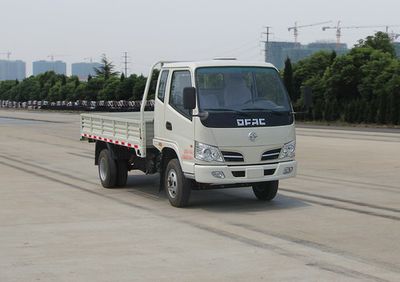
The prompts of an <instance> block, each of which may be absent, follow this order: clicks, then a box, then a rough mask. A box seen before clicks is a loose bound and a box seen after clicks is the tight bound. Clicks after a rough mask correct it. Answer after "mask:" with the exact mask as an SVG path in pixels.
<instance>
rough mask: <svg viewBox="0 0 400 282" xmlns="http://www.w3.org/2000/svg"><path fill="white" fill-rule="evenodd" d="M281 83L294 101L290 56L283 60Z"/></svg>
mask: <svg viewBox="0 0 400 282" xmlns="http://www.w3.org/2000/svg"><path fill="white" fill-rule="evenodd" d="M283 83H284V84H285V86H286V89H287V91H288V93H289V96H290V99H291V100H292V101H293V102H295V101H296V97H295V96H294V85H293V68H292V62H291V61H290V58H287V59H286V61H285V69H284V71H283Z"/></svg>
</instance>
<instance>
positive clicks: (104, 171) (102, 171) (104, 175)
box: [99, 158, 107, 181]
mask: <svg viewBox="0 0 400 282" xmlns="http://www.w3.org/2000/svg"><path fill="white" fill-rule="evenodd" d="M99 168H100V178H101V180H102V181H105V179H106V178H107V163H106V160H105V159H104V158H101V159H100V163H99Z"/></svg>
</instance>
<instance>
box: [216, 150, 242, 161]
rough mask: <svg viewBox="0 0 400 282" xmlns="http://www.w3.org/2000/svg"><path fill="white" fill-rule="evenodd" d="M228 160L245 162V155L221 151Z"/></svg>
mask: <svg viewBox="0 0 400 282" xmlns="http://www.w3.org/2000/svg"><path fill="white" fill-rule="evenodd" d="M221 153H222V156H223V157H224V160H225V161H226V162H244V158H243V155H242V154H240V153H235V152H221Z"/></svg>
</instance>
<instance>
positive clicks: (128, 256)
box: [0, 110, 400, 282]
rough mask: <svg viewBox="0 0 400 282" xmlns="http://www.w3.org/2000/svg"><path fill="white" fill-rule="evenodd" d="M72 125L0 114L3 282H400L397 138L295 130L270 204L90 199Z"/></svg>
mask: <svg viewBox="0 0 400 282" xmlns="http://www.w3.org/2000/svg"><path fill="white" fill-rule="evenodd" d="M78 120H79V119H78V116H77V115H76V114H60V113H38V112H22V111H21V112H20V111H16V112H13V111H4V110H0V144H1V146H0V191H1V195H0V281H7V282H8V281H259V280H265V281H400V206H399V204H400V133H396V132H395V131H394V132H373V131H372V132H364V131H346V130H327V129H314V128H299V129H298V153H297V156H298V161H299V175H298V177H297V178H296V179H291V180H287V181H282V182H281V186H280V187H281V189H280V194H279V196H278V197H277V198H276V200H274V201H273V202H271V203H262V202H258V201H257V200H256V199H255V198H254V196H253V194H252V191H251V189H248V188H241V189H229V190H218V191H195V192H194V193H193V194H192V201H191V203H192V205H191V207H190V208H187V209H176V208H173V207H171V206H170V205H169V203H168V200H167V199H166V197H165V195H164V194H163V193H161V194H160V193H159V192H158V177H157V176H144V175H142V174H140V173H132V174H131V175H130V177H129V185H128V187H127V188H124V189H114V190H107V189H103V188H101V187H100V184H99V181H98V176H97V168H96V167H95V166H93V150H94V145H93V144H89V143H84V142H80V141H79V122H78Z"/></svg>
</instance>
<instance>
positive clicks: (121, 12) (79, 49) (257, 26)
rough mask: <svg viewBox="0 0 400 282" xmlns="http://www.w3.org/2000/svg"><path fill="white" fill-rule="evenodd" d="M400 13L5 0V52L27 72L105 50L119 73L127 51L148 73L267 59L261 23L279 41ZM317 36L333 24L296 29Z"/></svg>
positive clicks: (354, 3) (367, 3)
mask: <svg viewBox="0 0 400 282" xmlns="http://www.w3.org/2000/svg"><path fill="white" fill-rule="evenodd" d="M399 15H400V1H398V0H380V1H376V0H363V1H360V0H336V1H326V0H303V1H295V0H274V1H272V0H246V1H237V0H230V1H229V0H197V1H191V0H186V1H185V0H164V1H162V0H141V1H138V0H34V1H32V0H0V53H3V52H7V51H11V52H12V55H11V59H13V60H16V59H22V60H24V61H26V63H27V74H28V75H30V74H31V72H32V61H36V60H46V59H47V60H50V57H49V56H50V55H54V58H55V59H59V60H63V61H65V62H67V63H68V66H67V71H68V73H70V64H71V63H74V62H81V61H85V60H86V61H89V60H90V59H88V58H92V59H93V61H98V60H99V59H100V57H101V55H102V54H106V56H107V57H108V58H109V59H111V61H113V63H114V64H115V66H116V70H118V71H121V70H122V67H123V64H122V62H123V58H122V55H123V52H128V55H129V57H130V58H129V62H130V64H129V73H136V74H140V73H144V74H145V75H146V74H147V72H148V69H149V67H150V65H151V64H152V63H153V62H155V61H159V60H204V59H212V58H215V57H236V58H238V59H242V60H251V61H259V60H263V54H262V49H263V46H262V44H261V43H260V42H261V41H263V40H265V37H263V36H262V32H263V31H265V30H264V28H263V27H264V26H271V27H272V29H271V32H272V33H273V35H271V38H270V39H271V40H277V41H294V37H293V34H292V33H289V32H288V27H289V26H293V25H294V23H295V22H298V24H299V25H307V24H312V23H318V22H324V21H332V23H331V24H329V25H332V26H334V25H335V24H336V22H337V21H338V20H340V21H341V22H342V25H343V26H353V25H359V26H365V25H374V26H375V25H399V26H398V27H397V26H394V27H393V28H391V29H390V30H393V31H394V32H397V33H400V16H399ZM378 30H380V29H374V28H371V29H349V30H343V31H342V42H344V43H347V44H349V46H352V45H354V44H355V43H356V42H357V41H358V40H359V39H361V38H365V37H366V36H368V35H370V34H373V33H374V32H376V31H378ZM381 30H382V29H381ZM317 40H329V41H335V40H336V38H335V30H328V31H322V29H321V26H317V27H309V28H304V29H300V30H299V41H300V42H302V43H310V42H313V41H317ZM5 58H6V55H4V54H0V59H5ZM85 58H86V59H85Z"/></svg>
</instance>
